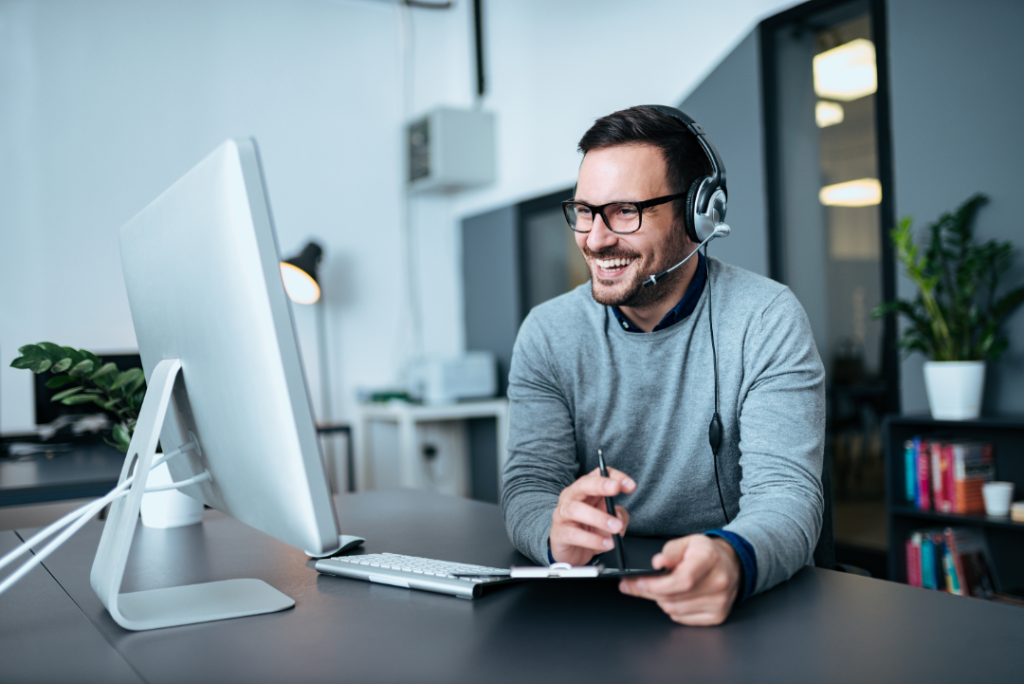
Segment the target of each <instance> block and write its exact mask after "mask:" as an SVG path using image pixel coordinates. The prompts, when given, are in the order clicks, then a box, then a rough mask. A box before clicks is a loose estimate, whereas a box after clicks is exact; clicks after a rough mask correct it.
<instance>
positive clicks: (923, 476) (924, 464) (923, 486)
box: [916, 439, 932, 511]
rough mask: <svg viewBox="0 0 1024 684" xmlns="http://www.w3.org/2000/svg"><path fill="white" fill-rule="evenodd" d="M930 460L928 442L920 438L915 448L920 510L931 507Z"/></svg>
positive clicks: (928, 509) (918, 505) (926, 509)
mask: <svg viewBox="0 0 1024 684" xmlns="http://www.w3.org/2000/svg"><path fill="white" fill-rule="evenodd" d="M930 461H931V458H930V454H929V448H928V442H926V441H925V440H923V439H922V440H921V441H920V442H918V449H917V502H916V503H917V507H918V509H920V510H922V511H930V510H931V509H932V500H931V468H930V467H929V463H930Z"/></svg>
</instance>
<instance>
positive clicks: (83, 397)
mask: <svg viewBox="0 0 1024 684" xmlns="http://www.w3.org/2000/svg"><path fill="white" fill-rule="evenodd" d="M89 402H93V403H94V404H96V405H97V406H101V407H102V406H103V397H101V396H100V395H98V394H76V395H75V396H73V397H68V398H67V399H61V402H60V403H62V404H64V405H65V406H74V405H75V404H88V403H89Z"/></svg>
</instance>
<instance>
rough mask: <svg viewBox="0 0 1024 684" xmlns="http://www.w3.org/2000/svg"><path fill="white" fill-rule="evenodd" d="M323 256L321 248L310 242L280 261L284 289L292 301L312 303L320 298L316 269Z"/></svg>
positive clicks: (318, 267)
mask: <svg viewBox="0 0 1024 684" xmlns="http://www.w3.org/2000/svg"><path fill="white" fill-rule="evenodd" d="M323 256H324V250H323V248H322V247H320V245H318V244H317V243H315V242H310V243H308V244H307V245H306V246H305V247H303V248H302V251H301V252H299V253H298V254H297V255H295V256H293V257H291V258H288V259H285V260H284V261H282V262H281V278H282V280H284V289H285V291H286V292H287V293H288V296H289V297H290V298H291V300H292V301H293V302H295V303H297V304H313V303H314V302H316V301H317V300H318V299H320V280H319V278H318V271H319V269H320V261H321V259H323Z"/></svg>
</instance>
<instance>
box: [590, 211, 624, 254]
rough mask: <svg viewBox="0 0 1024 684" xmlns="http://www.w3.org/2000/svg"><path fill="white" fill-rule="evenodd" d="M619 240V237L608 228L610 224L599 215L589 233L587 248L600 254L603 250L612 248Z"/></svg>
mask: <svg viewBox="0 0 1024 684" xmlns="http://www.w3.org/2000/svg"><path fill="white" fill-rule="evenodd" d="M618 239H619V236H618V235H616V234H615V233H613V232H612V231H611V230H610V229H609V228H608V224H607V223H605V222H604V217H603V216H601V215H600V214H597V215H596V216H595V217H594V223H593V225H592V226H591V228H590V232H589V233H587V247H589V248H590V251H591V252H600V251H601V250H602V249H607V248H609V247H612V246H613V245H615V243H616V242H617V241H618Z"/></svg>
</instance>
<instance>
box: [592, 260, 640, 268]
mask: <svg viewBox="0 0 1024 684" xmlns="http://www.w3.org/2000/svg"><path fill="white" fill-rule="evenodd" d="M631 263H633V260H632V259H597V265H598V266H600V267H601V268H603V269H609V268H618V267H620V266H629V265H630V264H631Z"/></svg>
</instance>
